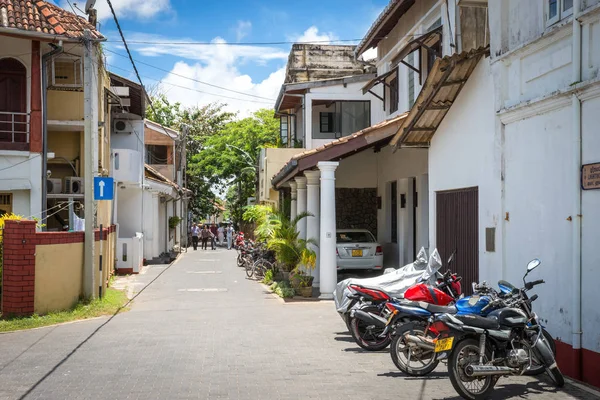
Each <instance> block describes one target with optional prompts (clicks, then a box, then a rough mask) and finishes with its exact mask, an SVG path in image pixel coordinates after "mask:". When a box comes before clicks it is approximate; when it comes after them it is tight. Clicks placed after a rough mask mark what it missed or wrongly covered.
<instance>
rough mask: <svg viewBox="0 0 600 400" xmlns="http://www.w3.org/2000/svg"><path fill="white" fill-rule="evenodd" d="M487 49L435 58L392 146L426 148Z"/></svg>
mask: <svg viewBox="0 0 600 400" xmlns="http://www.w3.org/2000/svg"><path fill="white" fill-rule="evenodd" d="M489 51H490V49H489V46H486V47H480V48H478V49H474V50H471V51H465V52H462V53H460V54H458V53H457V54H453V55H451V56H446V57H444V58H438V59H436V60H435V63H434V64H433V68H432V69H431V71H430V72H429V75H428V76H427V80H426V81H425V84H424V85H423V88H422V89H421V93H419V96H418V97H417V100H416V101H415V104H414V105H413V107H412V109H411V110H410V112H409V114H408V117H406V121H405V122H404V125H403V126H402V127H401V128H400V129H399V130H398V132H396V135H395V136H394V138H393V139H392V141H391V143H390V144H391V145H392V146H394V147H395V148H398V147H429V143H430V142H431V138H432V137H433V135H434V134H435V132H436V130H437V128H438V127H439V126H440V123H441V122H442V120H443V119H444V117H445V116H446V114H447V113H448V110H449V109H450V107H451V106H452V104H453V103H454V101H455V100H456V98H457V97H458V95H459V93H460V91H461V90H462V88H463V86H464V85H465V83H466V82H467V79H469V76H470V75H471V73H472V72H473V70H474V69H475V67H476V66H477V63H478V62H479V60H481V58H482V57H483V56H484V55H486V54H489Z"/></svg>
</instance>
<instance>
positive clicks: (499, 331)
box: [433, 259, 564, 400]
mask: <svg viewBox="0 0 600 400" xmlns="http://www.w3.org/2000/svg"><path fill="white" fill-rule="evenodd" d="M539 265H540V261H539V260H537V259H535V260H532V261H531V262H530V263H529V264H528V266H527V273H526V274H525V276H524V277H523V282H524V283H525V288H526V289H531V288H533V287H534V286H536V285H538V284H541V283H544V281H543V280H538V281H534V282H525V278H526V277H527V275H528V274H529V273H530V272H531V271H533V270H534V269H535V268H537V267H538V266H539ZM536 299H537V295H534V296H532V297H531V298H527V297H526V295H525V290H521V289H516V290H513V292H512V293H511V296H509V297H508V298H502V297H499V298H496V299H493V300H492V302H490V304H488V305H487V306H485V307H484V310H483V311H485V309H490V308H491V309H494V310H493V311H491V312H490V313H489V314H488V316H487V317H482V316H478V315H469V314H465V315H453V314H442V315H440V316H439V317H437V318H436V321H435V325H436V330H437V331H438V332H439V336H438V337H437V338H436V339H435V340H434V341H433V343H434V352H435V353H436V354H437V356H438V357H440V356H441V357H443V358H447V359H448V373H449V376H450V381H451V382H452V386H453V387H454V389H455V390H456V391H457V393H458V394H459V395H460V396H461V397H463V398H465V399H469V400H480V399H485V398H487V397H488V396H489V395H490V394H491V392H492V391H493V390H494V386H495V385H496V383H497V381H498V379H499V378H500V377H501V376H510V375H523V374H524V373H525V372H526V371H527V370H528V369H530V368H531V367H532V366H533V362H534V360H537V361H538V362H540V363H541V365H542V366H543V368H544V370H545V371H546V372H547V373H548V375H549V376H550V378H551V379H552V381H553V382H554V384H555V386H557V387H562V386H563V385H564V377H563V375H562V373H561V372H560V369H559V368H558V366H557V365H556V360H555V358H554V355H553V353H552V349H551V346H550V344H549V343H548V341H547V340H546V337H545V335H544V333H543V330H542V327H541V325H540V324H539V323H538V319H537V316H536V315H535V313H533V312H532V313H531V318H530V317H529V316H528V314H527V312H526V311H523V307H528V308H529V309H531V303H533V302H534V301H535V300H536Z"/></svg>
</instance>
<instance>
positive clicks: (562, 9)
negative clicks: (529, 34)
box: [545, 0, 573, 26]
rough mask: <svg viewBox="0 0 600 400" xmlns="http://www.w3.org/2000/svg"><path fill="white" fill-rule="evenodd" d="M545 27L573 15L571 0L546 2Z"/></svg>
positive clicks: (549, 0)
mask: <svg viewBox="0 0 600 400" xmlns="http://www.w3.org/2000/svg"><path fill="white" fill-rule="evenodd" d="M545 4H546V6H545V8H546V10H545V11H546V26H550V25H553V24H555V23H557V22H558V21H560V20H561V19H563V18H566V17H568V16H569V15H571V14H573V0H546V1H545Z"/></svg>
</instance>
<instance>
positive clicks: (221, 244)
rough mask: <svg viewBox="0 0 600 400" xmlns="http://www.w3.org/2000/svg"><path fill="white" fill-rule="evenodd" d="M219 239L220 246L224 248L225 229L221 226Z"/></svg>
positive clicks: (218, 231)
mask: <svg viewBox="0 0 600 400" xmlns="http://www.w3.org/2000/svg"><path fill="white" fill-rule="evenodd" d="M217 237H218V238H219V246H221V247H223V239H224V238H225V229H223V227H222V226H219V229H217Z"/></svg>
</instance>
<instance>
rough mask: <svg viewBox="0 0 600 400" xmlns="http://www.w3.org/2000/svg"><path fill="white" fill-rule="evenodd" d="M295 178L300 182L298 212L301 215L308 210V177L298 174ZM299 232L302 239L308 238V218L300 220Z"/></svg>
mask: <svg viewBox="0 0 600 400" xmlns="http://www.w3.org/2000/svg"><path fill="white" fill-rule="evenodd" d="M294 179H295V180H296V184H298V189H297V191H298V203H297V212H298V215H300V214H302V213H303V212H306V177H304V176H297V177H295V178H294ZM298 232H300V235H298V237H299V238H300V239H306V218H302V219H301V220H300V222H298Z"/></svg>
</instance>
